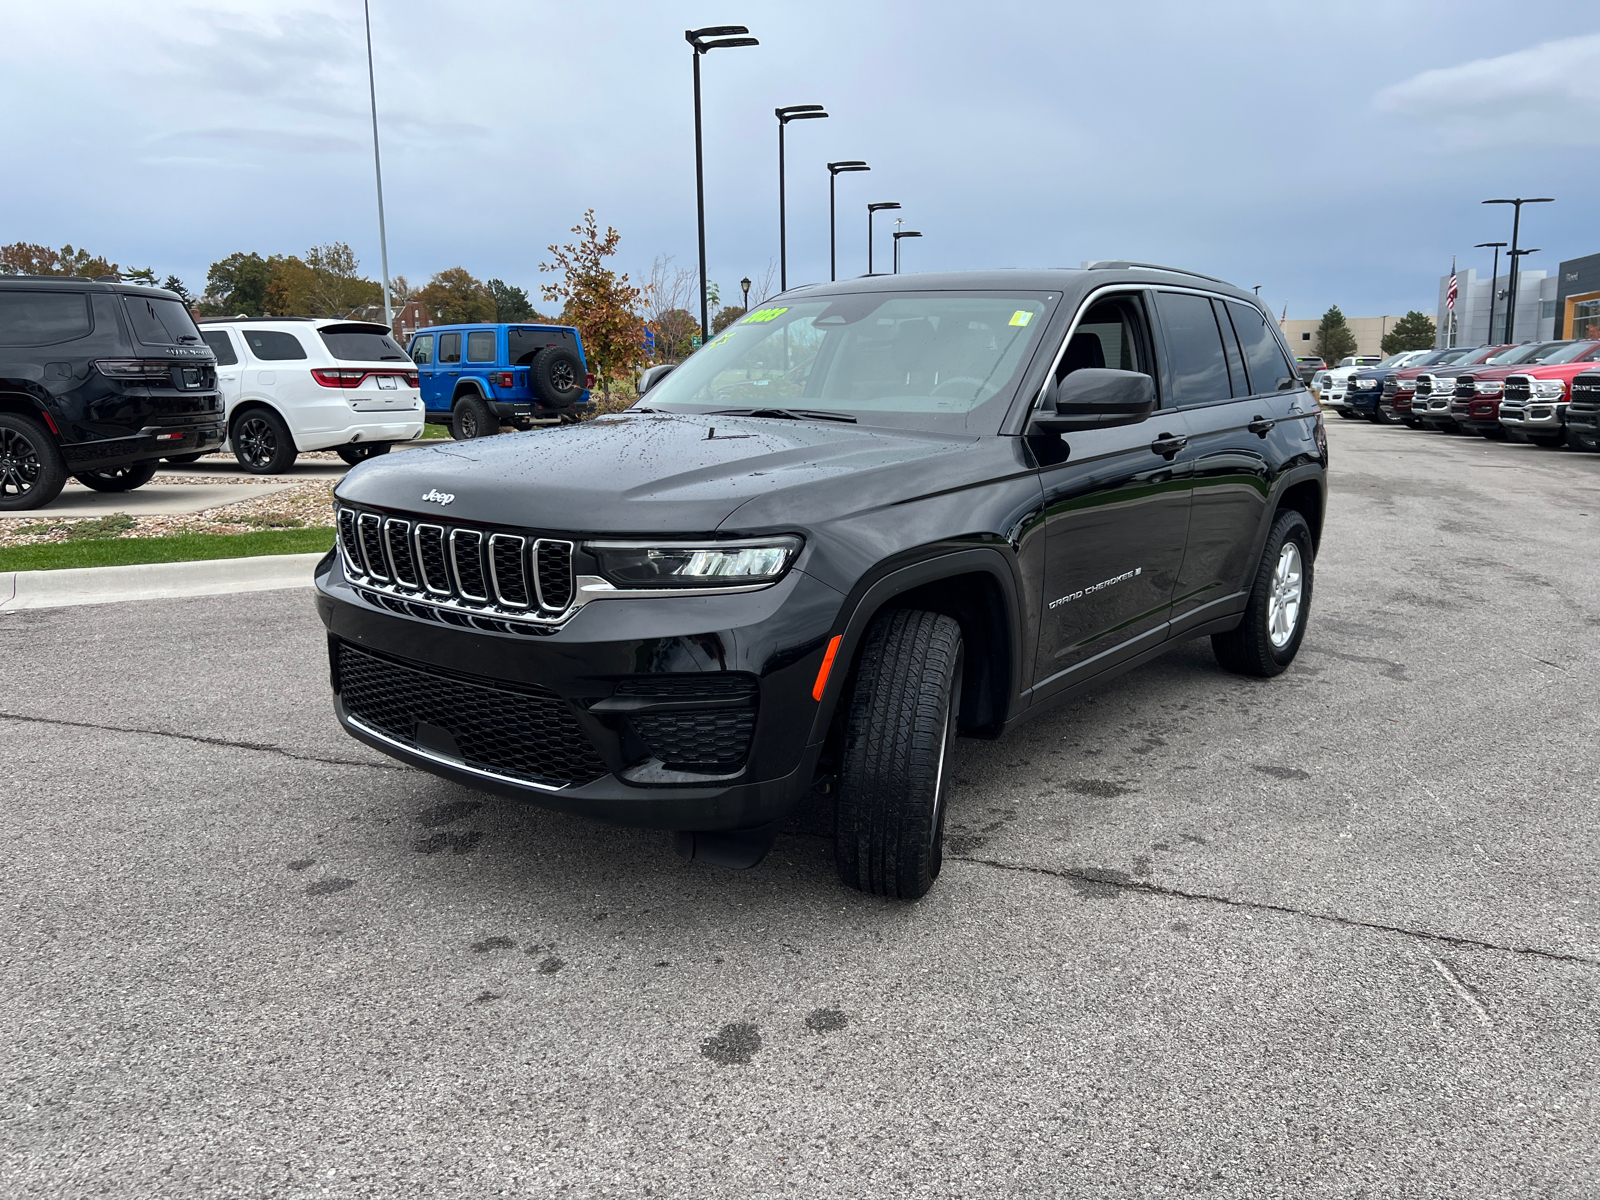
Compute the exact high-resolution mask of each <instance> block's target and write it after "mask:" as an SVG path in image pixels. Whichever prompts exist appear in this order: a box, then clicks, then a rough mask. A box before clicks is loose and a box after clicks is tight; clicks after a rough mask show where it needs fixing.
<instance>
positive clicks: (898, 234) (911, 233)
mask: <svg viewBox="0 0 1600 1200" xmlns="http://www.w3.org/2000/svg"><path fill="white" fill-rule="evenodd" d="M921 236H922V235H921V234H920V233H918V232H917V231H916V230H914V229H896V230H895V231H894V273H895V274H896V275H898V274H900V239H901V238H908V237H921Z"/></svg>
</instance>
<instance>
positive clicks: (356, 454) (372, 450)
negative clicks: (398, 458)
mask: <svg viewBox="0 0 1600 1200" xmlns="http://www.w3.org/2000/svg"><path fill="white" fill-rule="evenodd" d="M334 453H335V454H337V455H338V456H339V457H340V458H342V459H344V461H345V462H347V463H349V464H350V465H351V466H352V467H353V466H355V465H356V464H357V463H360V462H366V461H367V459H369V458H377V457H378V455H380V454H387V453H389V443H388V442H351V443H350V444H349V445H348V446H340V447H339V448H338V449H336V450H335V451H334Z"/></svg>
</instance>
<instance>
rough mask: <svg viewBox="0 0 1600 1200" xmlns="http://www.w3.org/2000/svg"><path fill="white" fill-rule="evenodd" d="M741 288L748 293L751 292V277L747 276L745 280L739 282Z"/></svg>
mask: <svg viewBox="0 0 1600 1200" xmlns="http://www.w3.org/2000/svg"><path fill="white" fill-rule="evenodd" d="M739 286H740V287H741V288H743V289H744V290H745V291H747V292H748V291H749V290H750V276H748V275H746V276H745V277H744V278H743V279H741V280H739Z"/></svg>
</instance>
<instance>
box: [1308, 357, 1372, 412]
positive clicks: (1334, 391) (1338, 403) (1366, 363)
mask: <svg viewBox="0 0 1600 1200" xmlns="http://www.w3.org/2000/svg"><path fill="white" fill-rule="evenodd" d="M1382 361H1383V356H1382V355H1381V354H1353V355H1351V356H1350V357H1348V358H1341V359H1340V360H1339V365H1338V366H1337V367H1328V368H1326V369H1324V370H1321V371H1318V372H1317V373H1316V374H1315V375H1313V376H1312V377H1311V391H1312V392H1313V393H1314V394H1315V395H1316V397H1317V400H1318V401H1319V402H1320V403H1321V404H1322V405H1323V407H1324V408H1334V409H1343V408H1344V392H1345V384H1346V383H1347V382H1348V381H1349V379H1350V376H1351V375H1353V374H1355V373H1356V372H1357V371H1359V370H1361V368H1362V367H1375V366H1377V365H1378V364H1379V363H1381V362H1382Z"/></svg>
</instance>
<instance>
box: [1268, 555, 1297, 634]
mask: <svg viewBox="0 0 1600 1200" xmlns="http://www.w3.org/2000/svg"><path fill="white" fill-rule="evenodd" d="M1302 595H1303V585H1302V573H1301V568H1300V547H1299V545H1298V544H1297V543H1295V542H1284V544H1283V549H1282V550H1280V551H1279V552H1278V565H1277V566H1275V567H1273V569H1272V591H1271V593H1270V594H1269V595H1268V597H1267V637H1268V638H1270V639H1271V641H1272V644H1273V646H1275V647H1276V648H1277V649H1279V650H1282V649H1283V648H1284V647H1285V646H1287V645H1288V644H1289V642H1290V640H1291V639H1292V638H1293V637H1294V631H1295V629H1296V627H1297V626H1298V625H1299V623H1300V600H1301V596H1302Z"/></svg>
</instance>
